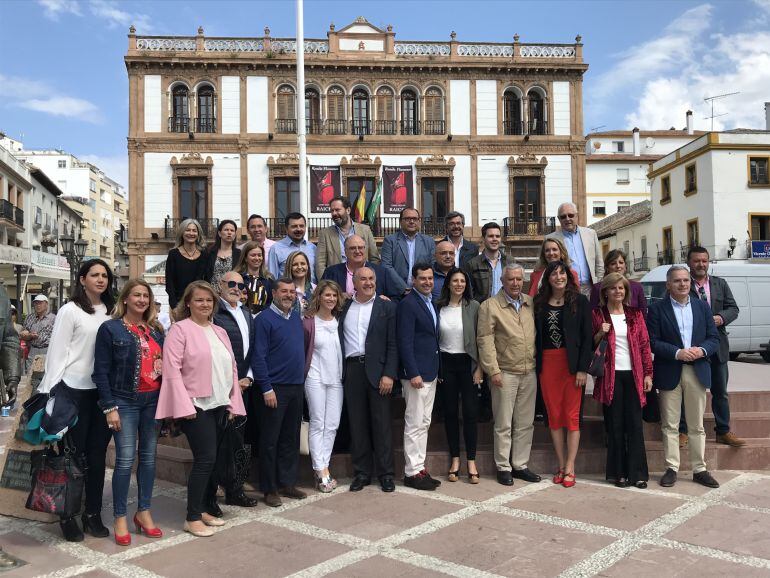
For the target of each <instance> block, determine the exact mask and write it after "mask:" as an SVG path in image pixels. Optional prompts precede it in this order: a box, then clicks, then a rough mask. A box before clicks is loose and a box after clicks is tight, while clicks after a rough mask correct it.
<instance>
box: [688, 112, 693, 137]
mask: <svg viewBox="0 0 770 578" xmlns="http://www.w3.org/2000/svg"><path fill="white" fill-rule="evenodd" d="M692 133H693V128H692V111H691V110H688V111H687V134H692Z"/></svg>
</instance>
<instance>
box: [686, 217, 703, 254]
mask: <svg viewBox="0 0 770 578" xmlns="http://www.w3.org/2000/svg"><path fill="white" fill-rule="evenodd" d="M693 224H695V232H696V233H697V237H698V238H697V239H692V238H691V237H690V226H691V225H693ZM686 231H687V244H688V245H689V246H690V247H692V246H694V245H700V223H698V217H695V218H694V219H689V220H688V221H687V228H686Z"/></svg>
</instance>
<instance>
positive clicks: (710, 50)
mask: <svg viewBox="0 0 770 578" xmlns="http://www.w3.org/2000/svg"><path fill="white" fill-rule="evenodd" d="M357 16H364V17H365V18H367V19H368V20H369V21H370V22H371V23H372V24H374V25H377V26H380V27H383V28H384V27H385V26H387V25H388V24H392V25H393V29H394V32H395V33H396V40H445V41H446V40H449V35H450V33H451V32H452V31H455V32H456V33H457V40H458V41H461V42H463V41H476V42H479V41H480V42H483V41H487V42H512V38H513V35H514V34H516V33H518V34H519V35H520V37H521V41H522V42H544V43H548V42H559V43H570V42H574V39H575V36H576V35H577V34H580V35H582V37H583V44H584V60H585V61H586V62H587V63H588V64H589V70H588V72H587V73H586V75H585V77H584V86H583V104H584V126H585V130H586V132H589V131H591V130H597V129H598V130H611V129H631V128H633V127H634V126H638V127H639V128H640V129H642V130H653V129H666V128H670V127H672V126H674V127H676V128H683V127H684V124H685V112H686V111H687V110H688V109H691V110H693V111H694V115H693V118H694V121H695V128H696V129H702V130H708V129H710V128H711V120H707V119H706V118H705V117H708V116H710V115H711V109H710V105H708V104H707V103H705V102H704V100H703V99H704V98H705V97H708V96H712V95H719V94H724V93H729V92H739V93H740V94H738V95H734V96H730V97H727V98H725V99H721V100H718V101H717V102H716V104H715V111H714V112H715V114H716V115H721V116H718V117H717V118H715V119H714V128H715V129H716V130H719V129H723V128H728V129H729V128H736V127H741V128H764V127H765V123H764V102H765V101H770V0H710V1H690V0H647V1H638V0H602V1H596V0H592V1H580V0H560V1H557V0H538V1H523V0H522V1H513V0H508V1H488V0H443V1H432V0H419V1H418V0H410V1H405V0H404V1H397V0H388V1H380V0H365V1H362V0H357V1H355V2H354V1H321V0H305V36H306V38H325V37H326V31H327V30H328V28H329V24H330V23H332V22H333V23H334V24H335V25H336V27H337V29H340V28H342V27H343V26H345V25H347V24H349V23H350V22H352V21H353V20H354V19H355V18H356V17H357ZM131 24H133V25H135V26H136V28H137V34H138V35H143V34H147V35H151V34H152V35H189V36H192V35H194V34H195V32H196V30H197V28H198V26H203V27H204V30H205V34H206V36H245V37H249V36H262V34H263V29H264V27H265V26H269V27H270V30H271V36H273V37H294V36H295V1H294V0H274V1H259V0H251V1H246V0H242V1H225V0H219V1H205V2H204V1H196V0H162V1H153V2H150V1H113V0H0V131H2V132H5V133H6V134H8V135H9V136H11V137H12V138H16V139H20V140H22V141H23V143H24V146H25V148H27V149H35V148H60V149H64V150H66V151H68V152H70V153H73V154H75V155H77V156H78V157H80V158H81V159H83V160H86V161H89V162H92V163H94V164H96V165H98V166H99V167H100V168H101V169H102V170H104V171H105V172H106V173H107V174H108V175H109V176H110V177H111V178H113V179H115V180H117V181H118V182H120V183H121V184H123V185H124V186H127V185H128V179H127V173H128V171H127V158H126V134H127V125H128V79H127V75H126V68H125V65H124V63H123V57H124V55H125V52H126V50H127V47H128V41H127V38H126V34H127V33H128V27H129V26H130V25H131Z"/></svg>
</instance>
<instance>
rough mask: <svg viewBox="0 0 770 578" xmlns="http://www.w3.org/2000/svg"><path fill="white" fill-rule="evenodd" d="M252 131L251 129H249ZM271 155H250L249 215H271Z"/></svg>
mask: <svg viewBox="0 0 770 578" xmlns="http://www.w3.org/2000/svg"><path fill="white" fill-rule="evenodd" d="M249 132H251V131H249ZM269 156H271V155H248V157H247V159H246V167H247V171H248V175H249V190H248V192H247V194H248V196H249V201H248V203H249V211H248V212H249V215H251V214H254V213H256V214H257V215H262V216H263V217H269V216H270V171H268V169H267V158H268V157H269Z"/></svg>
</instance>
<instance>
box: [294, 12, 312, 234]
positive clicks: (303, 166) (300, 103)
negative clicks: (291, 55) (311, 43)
mask: <svg viewBox="0 0 770 578" xmlns="http://www.w3.org/2000/svg"><path fill="white" fill-rule="evenodd" d="M302 1H303V0H297V93H296V96H297V146H298V148H299V207H300V208H299V210H300V212H301V213H302V214H303V215H305V218H307V217H308V212H309V210H308V209H309V205H310V202H309V201H310V199H309V198H308V192H307V185H308V182H307V161H306V158H307V147H306V137H305V27H304V15H303V7H302ZM308 228H309V227H308ZM306 235H307V229H306Z"/></svg>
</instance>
